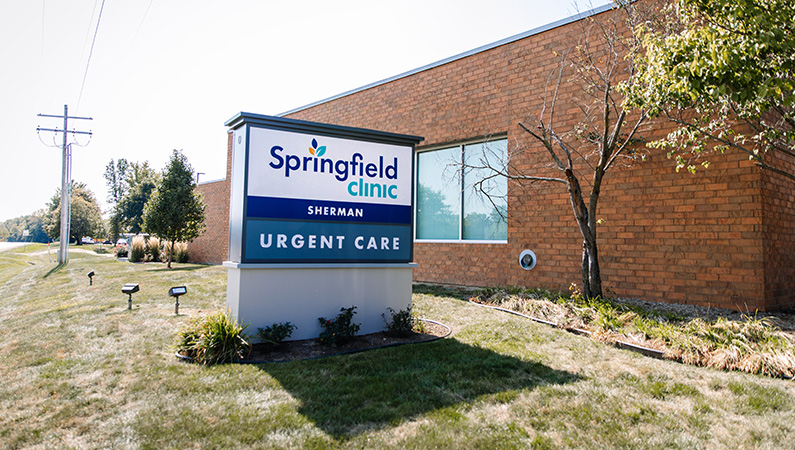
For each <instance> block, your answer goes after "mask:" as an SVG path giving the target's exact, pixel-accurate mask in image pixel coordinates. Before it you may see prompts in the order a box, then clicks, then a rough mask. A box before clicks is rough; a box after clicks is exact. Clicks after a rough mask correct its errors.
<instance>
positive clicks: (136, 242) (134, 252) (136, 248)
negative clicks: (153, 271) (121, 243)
mask: <svg viewBox="0 0 795 450" xmlns="http://www.w3.org/2000/svg"><path fill="white" fill-rule="evenodd" d="M145 256H146V238H144V237H143V236H135V237H133V238H132V242H131V243H130V262H141V261H143V260H144V257H145Z"/></svg>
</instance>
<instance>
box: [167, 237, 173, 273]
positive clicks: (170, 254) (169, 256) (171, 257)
mask: <svg viewBox="0 0 795 450" xmlns="http://www.w3.org/2000/svg"><path fill="white" fill-rule="evenodd" d="M172 259H174V241H171V251H169V252H168V268H169V269H170V268H171V260H172Z"/></svg>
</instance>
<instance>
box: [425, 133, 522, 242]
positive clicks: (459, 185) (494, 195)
mask: <svg viewBox="0 0 795 450" xmlns="http://www.w3.org/2000/svg"><path fill="white" fill-rule="evenodd" d="M507 149H508V141H507V140H505V139H502V140H498V141H490V142H481V143H476V144H466V145H459V146H455V147H449V148H443V149H438V150H429V151H425V152H420V153H418V154H417V190H416V192H417V200H416V202H415V204H416V214H415V217H416V227H415V229H416V234H415V236H416V238H417V239H418V240H454V241H498V242H506V241H507V239H508V227H507V224H506V221H505V217H506V214H507V210H508V203H507V199H506V197H507V193H508V183H507V180H506V179H505V177H502V176H494V172H493V171H492V170H490V169H488V168H487V167H501V165H502V164H504V161H505V158H506V153H507Z"/></svg>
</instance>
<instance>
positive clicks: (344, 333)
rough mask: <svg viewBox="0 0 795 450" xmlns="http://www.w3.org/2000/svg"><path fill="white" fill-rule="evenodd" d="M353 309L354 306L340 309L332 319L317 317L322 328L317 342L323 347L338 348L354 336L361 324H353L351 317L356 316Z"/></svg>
mask: <svg viewBox="0 0 795 450" xmlns="http://www.w3.org/2000/svg"><path fill="white" fill-rule="evenodd" d="M354 309H356V307H355V306H351V307H350V308H340V313H339V314H337V317H336V318H334V319H326V318H325V317H318V319H317V320H318V322H320V327H321V328H323V331H322V332H320V336H319V337H318V340H319V341H320V342H321V343H322V344H324V345H334V346H338V345H342V344H344V343H346V342H348V341H350V340H351V339H352V338H353V337H354V336H356V333H358V332H359V328H360V327H361V324H358V323H353V315H354V314H356V311H354Z"/></svg>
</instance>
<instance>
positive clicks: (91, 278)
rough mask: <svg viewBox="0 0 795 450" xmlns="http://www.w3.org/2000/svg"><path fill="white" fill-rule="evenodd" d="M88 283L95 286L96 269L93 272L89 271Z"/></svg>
mask: <svg viewBox="0 0 795 450" xmlns="http://www.w3.org/2000/svg"><path fill="white" fill-rule="evenodd" d="M88 285H89V286H93V285H94V271H93V270H92V271H91V272H88Z"/></svg>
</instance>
